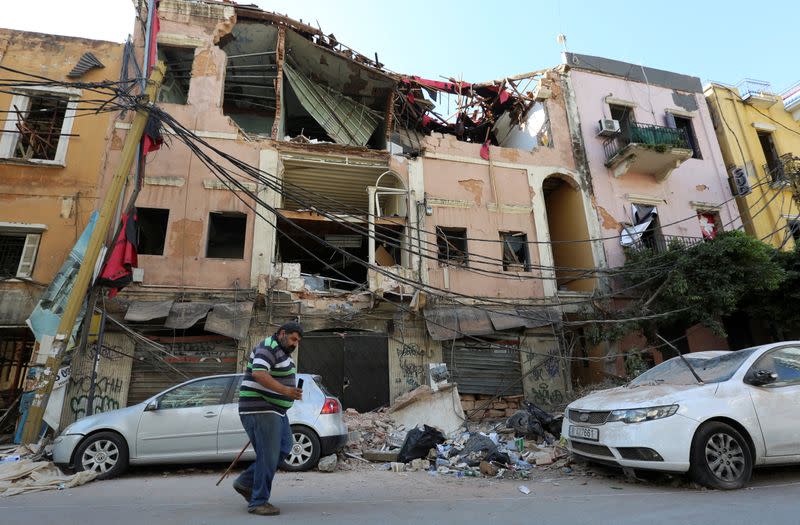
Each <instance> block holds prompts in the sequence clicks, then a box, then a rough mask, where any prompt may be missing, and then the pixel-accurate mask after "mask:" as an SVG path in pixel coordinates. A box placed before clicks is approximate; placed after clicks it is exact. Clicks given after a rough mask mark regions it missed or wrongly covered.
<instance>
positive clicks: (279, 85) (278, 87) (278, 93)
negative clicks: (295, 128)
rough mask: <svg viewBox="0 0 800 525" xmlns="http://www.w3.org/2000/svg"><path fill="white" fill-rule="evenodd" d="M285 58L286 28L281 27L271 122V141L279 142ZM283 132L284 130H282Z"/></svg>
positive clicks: (279, 28) (276, 58)
mask: <svg viewBox="0 0 800 525" xmlns="http://www.w3.org/2000/svg"><path fill="white" fill-rule="evenodd" d="M285 58H286V28H285V27H283V26H279V27H278V47H277V54H276V55H275V62H276V64H277V66H276V69H277V72H276V73H275V75H276V78H275V84H274V85H275V120H274V121H273V122H272V135H271V136H272V140H280V139H282V138H283V137H279V136H278V131H279V130H280V127H281V126H280V123H281V119H283V114H282V112H281V102H282V100H283V61H284V59H285ZM284 131H285V128H284Z"/></svg>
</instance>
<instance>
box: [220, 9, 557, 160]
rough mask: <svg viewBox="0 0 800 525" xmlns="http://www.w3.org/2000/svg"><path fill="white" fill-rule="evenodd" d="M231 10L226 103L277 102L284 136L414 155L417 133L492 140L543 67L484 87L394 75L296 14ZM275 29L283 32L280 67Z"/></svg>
mask: <svg viewBox="0 0 800 525" xmlns="http://www.w3.org/2000/svg"><path fill="white" fill-rule="evenodd" d="M206 1H210V0H206ZM235 9H236V14H237V20H238V21H237V24H236V26H235V27H234V29H233V31H232V32H231V33H230V34H229V35H227V36H226V37H223V39H222V40H221V41H220V46H221V47H222V48H223V49H224V50H225V51H226V52H227V53H228V55H229V65H228V67H229V68H231V67H232V69H234V70H235V71H236V74H235V75H231V74H229V75H228V77H227V79H226V105H227V106H230V107H234V106H235V107H238V108H240V109H241V110H248V111H252V110H254V109H257V108H259V107H261V108H263V109H264V110H266V111H269V110H272V111H275V110H277V107H276V103H277V105H280V107H281V109H280V111H281V112H282V115H283V116H284V120H285V121H286V124H285V128H284V129H283V130H281V131H282V133H283V134H284V135H285V136H287V137H290V138H292V140H299V141H311V142H317V141H318V142H335V143H337V144H345V145H351V146H361V147H363V146H367V147H372V148H378V149H383V148H386V145H387V142H388V141H392V142H395V143H396V144H400V145H402V146H403V148H404V149H407V150H409V151H414V150H419V149H421V138H422V136H424V135H428V134H430V133H431V132H439V133H447V134H451V135H454V136H456V137H457V138H458V139H459V140H462V141H466V142H475V143H479V144H494V145H498V144H501V143H502V141H501V140H498V137H497V135H498V124H502V125H504V126H506V127H507V126H509V125H515V124H520V123H521V122H522V121H523V120H524V119H525V118H526V115H528V113H529V112H530V111H531V109H532V108H533V107H534V105H535V103H536V99H537V94H536V92H537V89H538V87H539V82H538V80H539V79H540V77H541V76H542V74H543V73H544V72H545V71H534V72H531V73H527V74H523V75H517V76H514V77H508V78H503V79H498V80H494V81H490V82H482V83H470V82H465V81H463V80H456V79H452V78H443V80H432V79H425V78H422V77H420V76H416V75H406V74H400V73H396V72H393V71H390V70H388V69H387V68H385V66H384V65H383V64H382V63H381V62H380V61H379V60H378V55H377V53H376V54H375V56H374V59H373V58H369V57H367V56H366V55H363V54H361V53H358V52H356V51H355V50H353V49H352V48H350V47H348V46H346V45H344V44H342V43H341V42H339V40H338V39H337V38H336V37H335V36H334V35H333V34H332V33H330V34H325V33H324V32H323V31H322V30H321V29H320V28H318V27H312V26H310V25H308V24H305V23H303V22H302V20H300V21H298V20H294V19H291V18H289V17H288V16H284V15H280V14H278V13H271V12H267V11H263V10H261V9H259V8H257V7H256V6H243V5H235ZM273 28H276V29H279V28H283V29H284V31H285V34H286V36H285V42H284V49H285V59H284V60H283V62H282V63H281V64H280V66H278V64H277V62H278V59H277V55H279V54H280V51H278V50H277V40H278V37H277V34H278V31H277V30H276V29H273ZM280 71H282V77H283V80H284V83H283V86H284V87H283V91H284V94H283V100H280V101H278V100H276V98H277V97H276V95H275V91H274V89H275V88H274V86H275V83H274V79H275V78H276V77H277V76H278V75H277V74H276V72H280ZM243 73H245V74H243ZM258 75H262V77H261V78H259V77H258ZM245 78H246V79H245ZM254 79H255V80H254ZM268 118H269V116H268ZM272 119H273V120H274V114H273V116H272ZM501 120H502V121H501ZM271 122H272V121H271V120H266V121H265V124H264V126H263V128H264V129H266V128H268V127H270V126H271V125H272V124H271ZM280 138H283V137H280Z"/></svg>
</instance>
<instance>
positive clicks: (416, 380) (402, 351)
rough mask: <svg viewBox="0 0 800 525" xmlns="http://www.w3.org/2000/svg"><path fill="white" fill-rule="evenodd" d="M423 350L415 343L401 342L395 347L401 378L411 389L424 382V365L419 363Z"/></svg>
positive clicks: (423, 353)
mask: <svg viewBox="0 0 800 525" xmlns="http://www.w3.org/2000/svg"><path fill="white" fill-rule="evenodd" d="M424 355H425V350H423V349H422V348H420V346H419V345H418V344H416V343H411V344H405V343H403V344H401V345H400V346H398V347H397V359H398V361H399V364H400V371H401V372H402V374H403V380H404V381H405V384H406V386H407V387H408V388H409V390H413V389H415V388H417V387H418V386H420V385H421V384H422V383H423V382H424V373H425V367H423V366H422V365H421V364H420V360H421V358H422V357H423V356H424Z"/></svg>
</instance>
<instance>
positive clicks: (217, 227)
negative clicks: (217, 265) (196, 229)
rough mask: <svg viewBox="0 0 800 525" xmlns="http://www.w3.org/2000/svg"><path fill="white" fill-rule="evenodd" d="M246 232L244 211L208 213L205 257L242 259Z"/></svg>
mask: <svg viewBox="0 0 800 525" xmlns="http://www.w3.org/2000/svg"><path fill="white" fill-rule="evenodd" d="M246 233H247V215H245V214H244V213H239V212H211V213H209V214H208V245H207V247H206V257H208V258H209V259H244V242H245V236H246Z"/></svg>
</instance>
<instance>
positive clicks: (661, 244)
mask: <svg viewBox="0 0 800 525" xmlns="http://www.w3.org/2000/svg"><path fill="white" fill-rule="evenodd" d="M704 241H705V239H703V238H702V237H685V236H682V235H661V234H656V235H654V236H652V237H648V238H646V239H640V240H639V241H637V242H635V243H634V244H632V245H630V246H629V248H630V249H631V250H634V251H641V250H651V251H652V252H654V253H663V252H665V251H667V248H670V247H679V248H690V247H692V246H694V245H696V244H700V243H701V242H704Z"/></svg>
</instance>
